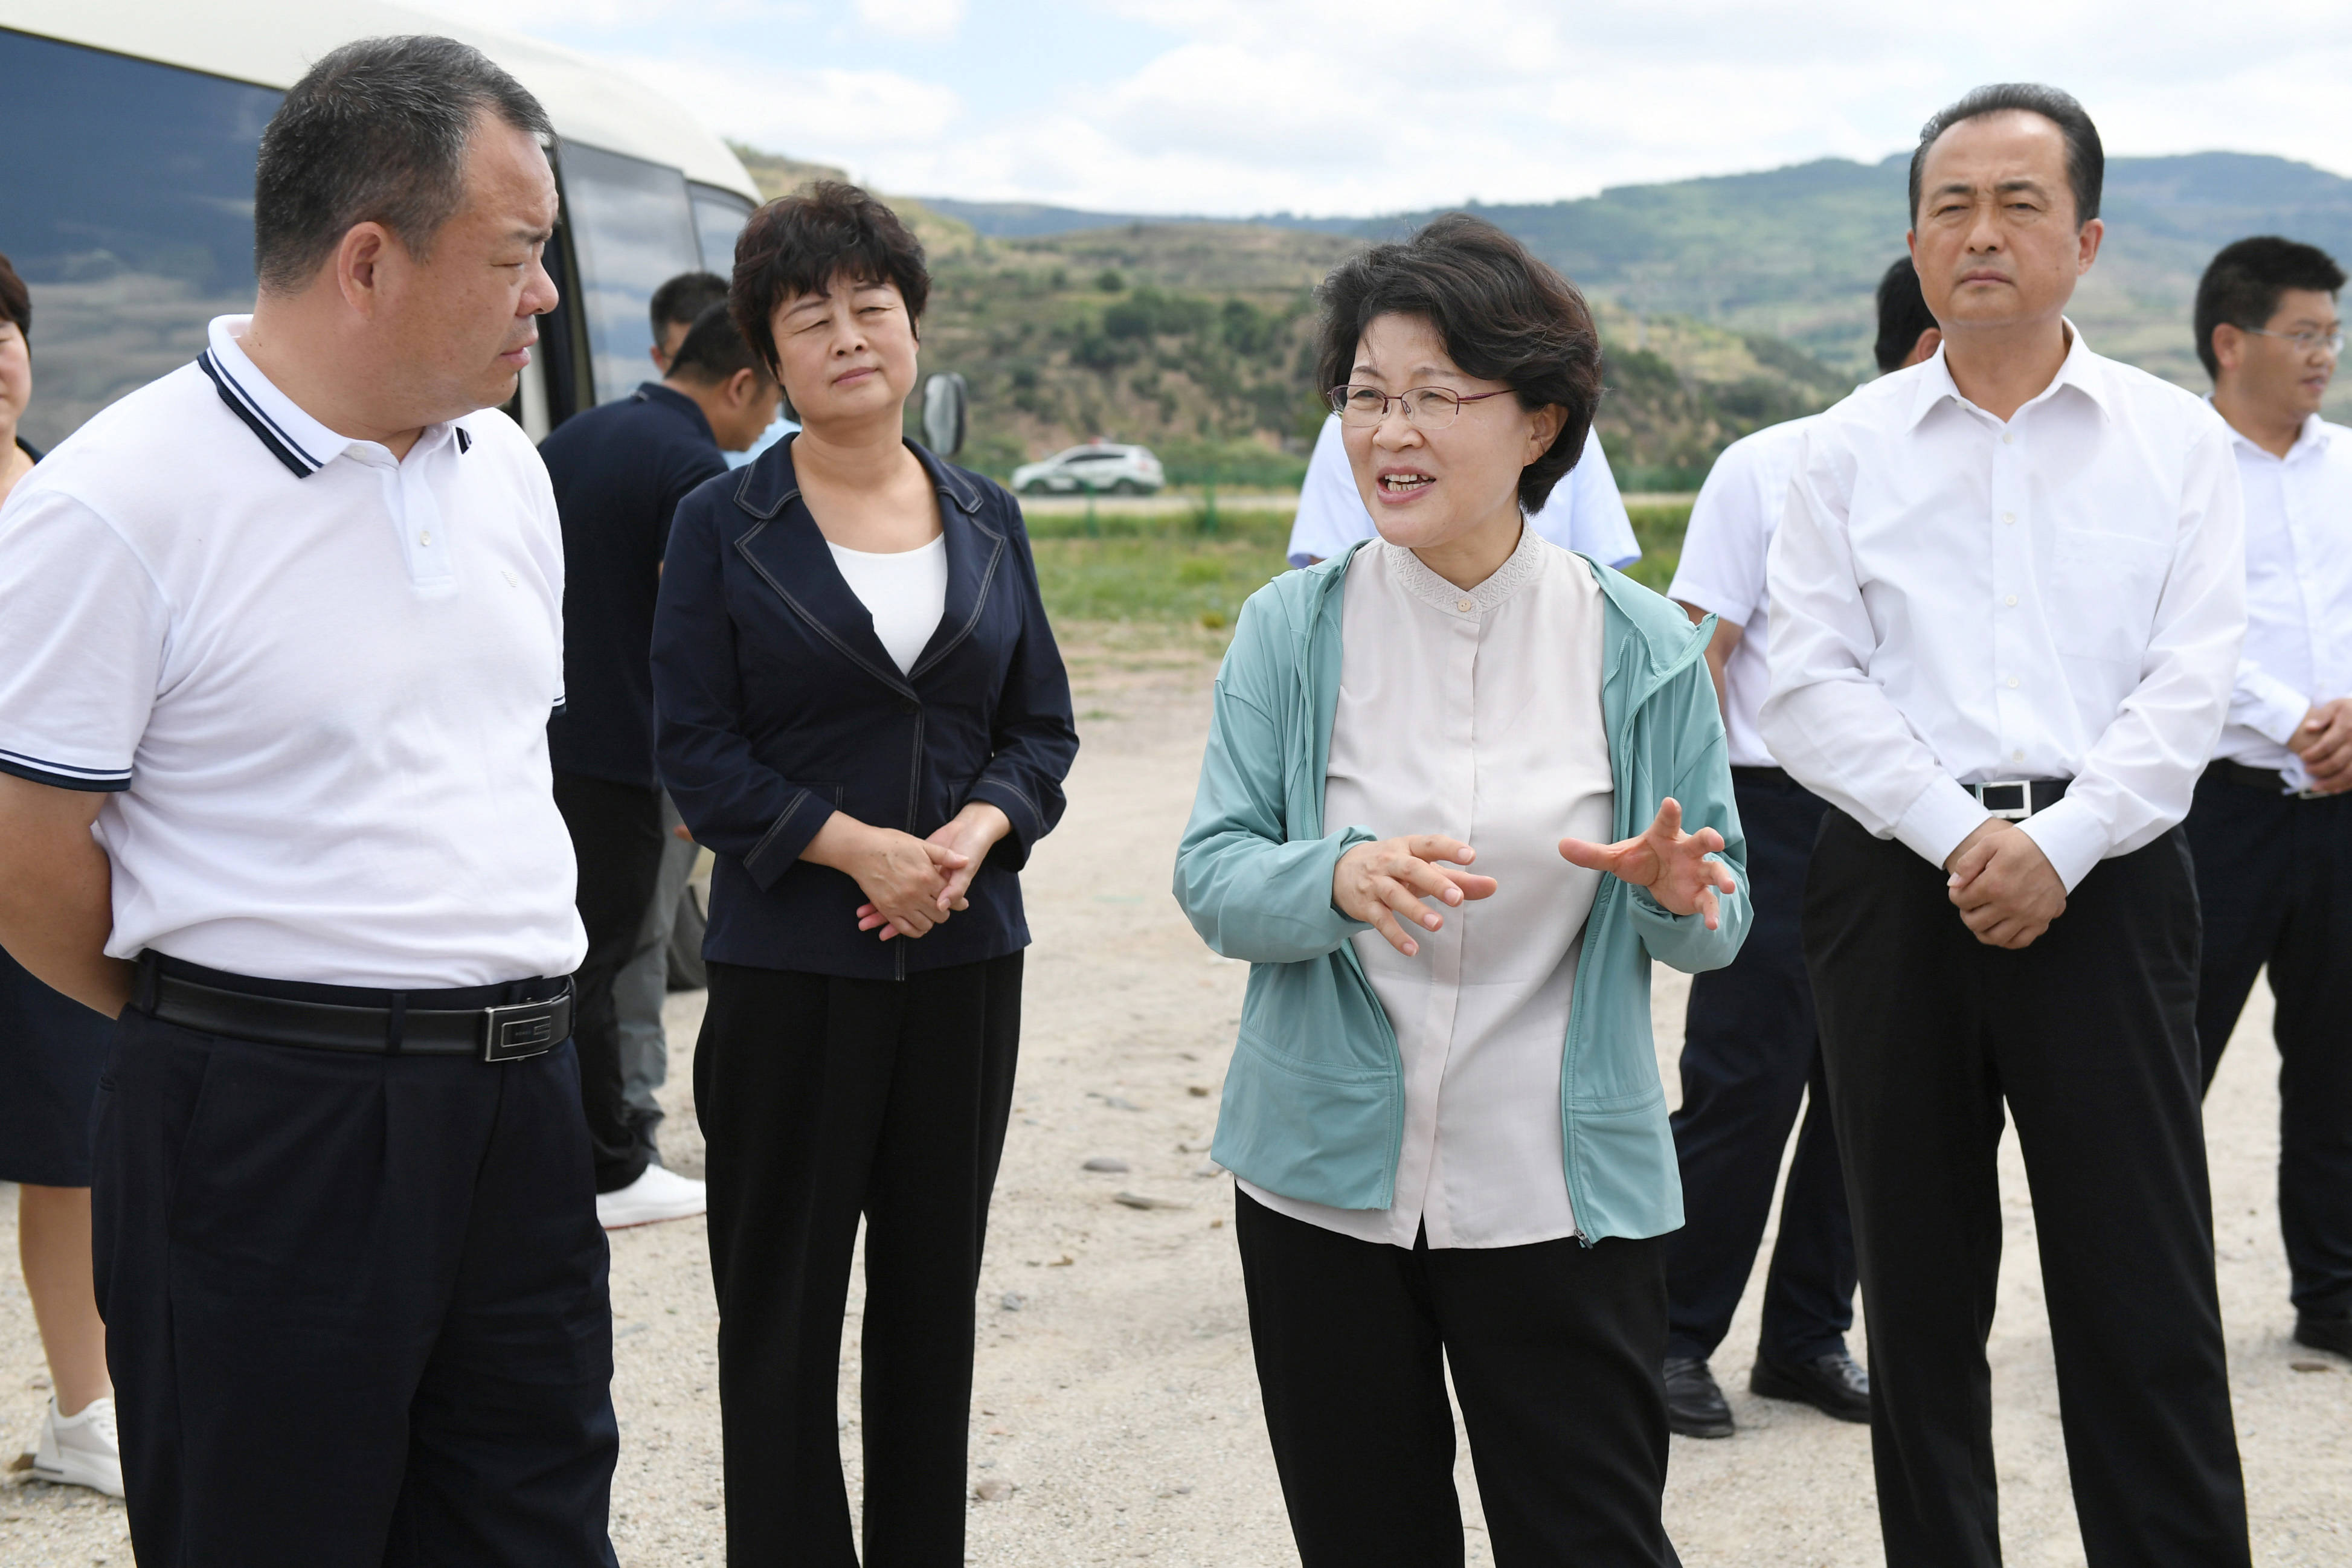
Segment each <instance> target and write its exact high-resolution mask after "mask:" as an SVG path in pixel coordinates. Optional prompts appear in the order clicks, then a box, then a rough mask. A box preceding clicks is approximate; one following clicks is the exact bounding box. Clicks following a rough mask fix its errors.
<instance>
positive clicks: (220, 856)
mask: <svg viewBox="0 0 2352 1568" xmlns="http://www.w3.org/2000/svg"><path fill="white" fill-rule="evenodd" d="M550 139H551V131H550V129H549V126H548V122H547V117H546V115H545V113H544V112H543V111H542V110H541V108H540V106H539V104H538V103H537V101H535V100H533V99H532V98H531V96H530V93H528V92H526V91H525V90H524V89H522V88H521V87H520V85H518V84H517V83H516V82H515V80H514V79H512V78H511V77H509V76H508V75H507V74H506V73H505V72H504V71H502V70H500V69H499V68H498V67H497V66H496V65H494V64H492V63H491V62H490V61H489V60H488V59H487V58H484V57H483V56H482V55H481V54H480V53H478V51H476V50H474V49H472V48H470V47H467V46H465V45H463V44H459V43H456V42H454V41H452V40H450V39H447V38H434V37H396V38H373V39H367V40H363V41H362V42H359V43H354V44H350V45H347V46H345V47H341V48H339V49H336V50H333V51H331V53H329V54H327V55H326V56H325V57H324V58H321V59H320V61H319V62H318V63H317V64H316V65H314V66H312V67H311V68H310V71H309V72H307V73H306V74H305V75H304V77H303V78H302V79H301V80H300V81H299V82H297V83H296V84H295V85H294V87H293V88H292V89H291V90H289V92H288V94H287V96H286V100H285V102H284V103H283V104H282V105H281V106H280V108H279V109H278V112H277V114H276V115H275V116H273V118H272V119H271V121H270V122H269V124H268V128H267V129H266V130H264V131H263V132H262V135H261V145H260V150H259V157H258V167H257V174H256V179H255V185H256V194H255V202H254V230H255V244H254V251H255V262H256V270H257V273H258V274H259V279H260V295H259V299H258V300H257V302H256V305H255V307H254V312H253V314H252V315H251V316H224V317H221V318H220V319H218V320H216V321H214V322H213V323H212V327H211V332H210V342H209V344H208V346H207V347H206V349H205V353H203V354H202V355H201V356H200V357H199V358H198V359H197V360H196V362H195V363H193V364H189V365H184V366H183V367H182V368H181V369H179V370H177V371H175V372H173V374H170V375H167V376H165V377H163V379H162V380H160V381H157V382H155V383H153V384H151V385H148V386H145V387H142V388H141V389H140V390H139V391H137V392H134V393H132V394H131V395H129V396H128V397H125V398H123V399H122V400H121V402H119V403H116V404H115V405H112V406H111V407H110V408H107V409H106V410H104V411H103V412H102V413H100V414H99V415H98V416H95V417H94V418H92V419H91V420H90V421H89V423H88V424H87V425H85V426H82V427H81V429H79V431H77V432H75V433H74V434H73V435H72V436H71V437H68V438H67V439H66V440H65V441H64V442H63V443H62V444H61V445H60V446H59V447H58V449H57V450H56V451H55V452H53V453H51V454H50V456H49V458H48V459H47V461H46V462H44V463H42V464H41V466H40V468H38V469H37V470H36V471H35V473H34V475H33V476H32V477H31V478H29V479H26V480H24V481H23V482H22V483H20V484H19V485H18V486H17V487H16V490H15V492H14V493H13V494H11V495H10V496H9V498H8V502H7V505H6V507H5V510H0V773H5V775H7V776H5V777H0V942H5V945H6V947H7V949H8V951H9V952H10V953H11V954H13V955H14V956H15V957H16V959H17V960H18V961H19V962H20V963H23V964H24V966H25V967H26V968H27V969H29V970H31V971H32V972H33V973H35V974H37V975H38V976H39V977H40V978H41V979H42V980H44V981H46V982H47V983H48V984H50V985H52V986H54V987H56V988H57V989H58V990H59V991H63V992H65V993H67V994H70V995H72V996H74V997H76V998H77V999H78V1000H79V1001H81V1002H83V1003H85V1004H86V1005H89V1006H90V1007H93V1008H96V1009H98V1010H100V1011H101V1012H104V1013H106V1014H107V1015H109V1016H118V1015H119V1017H120V1021H119V1023H118V1024H117V1026H116V1031H115V1035H114V1039H113V1045H112V1049H111V1050H110V1053H109V1055H108V1058H107V1063H106V1069H105V1076H104V1079H103V1080H102V1084H101V1088H100V1094H99V1110H98V1114H97V1118H96V1125H95V1129H94V1139H93V1142H94V1167H95V1175H96V1181H95V1183H94V1184H93V1191H92V1205H93V1216H92V1217H93V1225H92V1229H93V1240H94V1243H95V1252H96V1270H95V1272H96V1277H97V1286H98V1300H99V1307H100V1311H101V1313H102V1314H103V1315H104V1317H105V1319H106V1337H107V1360H108V1363H109V1365H110V1368H111V1369H112V1372H113V1373H114V1381H115V1389H116V1394H117V1397H118V1400H119V1402H120V1412H121V1440H122V1470H123V1481H124V1488H125V1491H126V1495H127V1498H128V1501H129V1509H130V1528H131V1547H132V1550H133V1552H135V1553H136V1555H137V1557H138V1559H139V1560H140V1561H141V1562H142V1563H158V1564H161V1563H174V1564H188V1565H191V1568H193V1565H194V1564H198V1563H218V1564H235V1565H236V1568H423V1565H425V1564H428V1563H467V1564H468V1565H469V1568H472V1565H480V1568H612V1563H613V1561H614V1559H613V1548H612V1543H611V1542H610V1541H609V1539H608V1538H607V1536H606V1533H605V1518H606V1514H607V1504H608V1501H609V1498H610V1493H611V1486H612V1476H613V1462H614V1455H615V1454H616V1452H617V1450H618V1447H619V1440H620V1439H619V1432H618V1428H617V1426H616V1425H615V1423H614V1415H613V1404H612V1396H611V1390H610V1384H611V1381H612V1368H613V1360H612V1356H613V1339H612V1332H613V1330H612V1307H611V1300H610V1297H609V1294H608V1291H607V1272H608V1269H609V1267H610V1257H609V1254H608V1253H607V1251H606V1249H605V1244H604V1232H603V1231H602V1230H601V1229H600V1228H599V1227H598V1226H597V1224H596V1210H595V1197H594V1191H593V1180H592V1177H591V1173H590V1164H589V1150H588V1133H587V1126H586V1123H585V1121H584V1120H583V1117H582V1115H581V1101H580V1076H579V1071H578V1068H577V1066H576V1063H575V1058H574V1056H573V1052H572V1046H571V1044H570V1043H569V1041H568V1038H567V1037H568V1035H569V1034H570V1030H571V1024H570V1016H571V1010H572V1003H571V998H570V994H569V986H568V982H567V981H566V979H565V976H567V975H568V974H570V973H571V972H572V969H573V968H574V967H575V966H576V965H577V964H578V963H579V962H580V959H581V954H582V952H583V949H584V947H585V942H584V939H583V934H582V931H581V925H580V918H579V916H578V915H577V914H576V913H575V912H574V911H573V909H572V874H573V865H572V846H571V843H570V841H569V839H568V837H566V835H565V832H564V827H563V819H562V816H559V815H558V814H557V811H556V808H555V802H554V800H553V798H552V795H551V779H550V773H549V768H548V756H547V730H546V726H547V716H548V711H549V709H550V706H551V704H552V705H561V703H562V691H563V687H562V676H563V668H562V664H563V659H562V656H563V632H562V601H563V547H562V530H561V527H560V525H559V523H558V521H557V515H556V510H555V499H554V496H553V495H552V493H551V491H550V489H549V487H548V479H547V470H546V468H544V467H542V466H541V463H540V460H539V456H538V454H537V453H536V452H534V451H533V450H532V449H531V445H530V439H529V438H528V437H525V436H524V435H523V433H522V431H521V430H520V429H519V428H518V427H517V426H516V425H515V423H514V422H513V421H512V420H510V419H509V418H508V417H507V416H505V415H503V414H501V413H499V411H498V407H499V405H500V404H502V403H504V402H506V401H507V400H508V399H509V397H511V396H512V395H513V394H514V388H515V381H516V376H517V374H518V373H519V372H520V370H521V369H522V367H523V366H525V365H527V364H528V363H530V347H531V345H532V344H533V343H534V342H536V341H537V337H538V333H537V328H536V324H535V322H534V321H533V318H534V317H535V316H538V315H541V314H543V313H544V312H546V311H548V310H551V309H553V308H554V305H555V300H556V292H555V287H554V285H553V283H551V281H550V279H549V278H548V274H547V270H546V268H545V267H544V265H543V262H542V256H543V247H544V246H545V245H546V242H547V240H548V239H549V237H550V236H551V233H552V231H553V228H554V225H555V221H556V216H557V195H556V185H555V177H554V172H553V170H552V169H551V167H550V165H549V159H548V148H547V143H548V142H549V140H550Z"/></svg>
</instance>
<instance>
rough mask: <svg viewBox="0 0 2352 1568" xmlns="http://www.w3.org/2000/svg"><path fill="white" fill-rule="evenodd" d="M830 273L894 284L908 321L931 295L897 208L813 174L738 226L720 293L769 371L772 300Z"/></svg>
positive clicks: (918, 247)
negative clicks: (731, 269)
mask: <svg viewBox="0 0 2352 1568" xmlns="http://www.w3.org/2000/svg"><path fill="white" fill-rule="evenodd" d="M836 277H845V278H847V279H850V280H851V281H853V282H857V283H891V284H895V285H897V286H898V293H899V295H900V297H901V298H903V299H904V300H906V301H907V316H908V320H909V321H921V320H922V317H923V306H924V305H925V304H926V303H927V302H928V301H929V300H930V297H931V275H930V272H929V270H928V269H927V268H925V266H924V263H923V245H922V242H921V241H920V240H919V239H917V238H916V237H915V235H914V231H913V230H911V229H909V228H908V226H906V225H905V224H903V223H901V222H899V221H898V214H897V213H894V212H892V211H891V210H890V209H889V208H888V207H887V206H884V205H882V204H881V203H880V202H877V201H876V200H875V199H874V198H873V197H872V196H870V195H866V193H865V192H864V191H862V190H859V189H858V188H857V187H856V185H851V184H844V183H842V182H841V181H839V180H819V181H817V182H816V183H815V184H812V185H810V186H809V187H808V188H807V189H806V190H804V191H795V192H794V193H793V194H792V195H788V196H779V197H777V198H776V199H775V200H774V201H772V202H770V203H769V204H768V205H766V206H763V207H761V209H760V210H759V211H757V212H755V213H753V214H752V215H751V222H749V223H747V224H745V225H744V226H743V235H742V237H741V238H740V239H738V240H737V241H736V242H735V279H734V281H733V283H732V284H731V285H730V287H729V289H728V292H727V300H728V304H729V306H730V308H731V309H732V310H734V312H735V325H736V326H737V327H738V328H740V330H741V331H742V333H743V337H744V340H745V341H746V342H749V343H750V344H751V349H752V352H753V353H757V354H758V355H759V356H760V363H762V364H764V365H766V366H767V367H768V369H769V371H770V373H771V374H781V371H782V365H781V364H780V363H779V362H778V360H777V357H776V332H775V328H774V326H773V324H772V323H773V321H774V319H775V314H776V307H777V306H779V305H781V304H782V303H783V302H784V301H785V300H796V299H798V298H800V297H801V296H802V295H803V294H814V293H815V292H816V291H817V290H818V289H823V288H825V287H826V286H828V285H829V284H831V283H832V282H833V280H834V279H835V278H836Z"/></svg>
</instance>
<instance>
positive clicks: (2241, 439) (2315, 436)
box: [2205, 392, 2335, 463]
mask: <svg viewBox="0 0 2352 1568" xmlns="http://www.w3.org/2000/svg"><path fill="white" fill-rule="evenodd" d="M2205 404H2206V406H2207V407H2209V408H2210V407H2211V406H2212V404H2213V395H2212V394H2211V393H2210V392H2209V393H2207V394H2206V395H2205ZM2215 412H2216V413H2219V412H2220V410H2218V409H2216V410H2215ZM2222 423H2223V424H2225V425H2227V424H2229V421H2227V420H2223V421H2222ZM2334 441H2335V434H2334V429H2333V427H2332V426H2329V424H2328V423H2327V421H2326V420H2325V419H2323V418H2321V417H2320V416H2318V415H2316V414H2306V415H2305V416H2303V428H2302V429H2300V430H2298V431H2296V432H2295V437H2294V446H2292V447H2288V448H2287V449H2286V456H2284V458H2282V457H2278V456H2276V455H2274V454H2273V452H2272V451H2271V450H2270V449H2269V448H2268V447H2264V446H2263V445H2262V444H2261V443H2260V442H2258V441H2255V440H2254V439H2253V438H2252V437H2249V436H2248V435H2247V434H2246V433H2245V432H2244V431H2242V430H2241V429H2239V428H2238V427H2237V426H2235V425H2231V426H2230V443H2231V446H2233V447H2236V448H2237V450H2238V453H2239V455H2240V456H2241V457H2252V458H2267V459H2268V460H2269V461H2271V462H2273V463H2293V462H2297V461H2303V460H2307V459H2310V458H2321V457H2325V456H2326V454H2327V450H2328V448H2329V447H2331V446H2332V445H2334Z"/></svg>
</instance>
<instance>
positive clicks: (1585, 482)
mask: <svg viewBox="0 0 2352 1568" xmlns="http://www.w3.org/2000/svg"><path fill="white" fill-rule="evenodd" d="M1528 526H1530V527H1531V528H1533V529H1534V530H1535V531H1537V532H1538V533H1539V534H1541V535H1542V536H1543V537H1544V538H1546V539H1549V540H1550V541H1551V542H1553V543H1554V544H1557V545H1559V547H1560V548H1561V549H1562V550H1574V551H1579V552H1582V553H1584V554H1586V555H1590V556H1591V557H1592V559H1594V560H1595V561H1598V562H1600V563H1601V564H1602V565H1604V566H1614V567H1616V568H1617V569H1618V570H1619V571H1621V572H1622V571H1623V570H1624V569H1625V568H1626V567H1628V566H1631V565H1632V564H1633V563H1634V562H1636V561H1639V560H1640V559H1641V558H1642V546H1641V545H1640V544H1639V543H1638V542H1635V540H1634V538H1633V520H1632V519H1630V518H1628V517H1627V516H1626V515H1625V500H1624V498H1623V497H1622V496H1620V495H1619V494H1618V493H1617V476H1616V475H1614V474H1612V473H1611V472H1610V471H1609V458H1607V456H1606V455H1604V454H1603V453H1602V452H1601V436H1600V433H1599V432H1597V431H1589V432H1587V433H1586V435H1585V437H1584V447H1583V450H1582V451H1581V453H1580V455H1579V456H1578V458H1577V459H1576V466H1575V467H1574V468H1570V469H1569V470H1568V472H1567V473H1565V474H1562V475H1561V476H1560V479H1559V484H1557V485H1555V486H1554V487H1552V492H1551V499H1550V500H1547V501H1545V502H1544V504H1543V505H1542V506H1540V507H1538V509H1537V510H1535V511H1534V512H1533V513H1532V514H1530V515H1529V517H1528ZM1371 536H1372V514H1371V513H1370V511H1368V510H1365V509H1364V498H1363V497H1362V496H1361V495H1360V494H1358V493H1357V491H1356V476H1355V471H1354V470H1353V469H1351V468H1349V467H1348V453H1347V449H1346V448H1345V447H1342V446H1341V445H1340V443H1339V416H1338V415H1336V414H1334V415H1332V416H1330V417H1329V418H1328V419H1326V420H1324V421H1323V430H1322V433H1321V434H1320V435H1318V436H1317V437H1315V450H1314V453H1313V454H1312V455H1311V456H1310V457H1308V458H1307V478H1306V479H1305V480H1304V481H1302V482H1301V483H1300V485H1299V487H1298V515H1297V517H1295V518H1293V519H1292V520H1291V523H1290V549H1289V551H1288V554H1289V557H1290V563H1291V564H1292V565H1293V566H1312V565H1314V564H1315V563H1317V562H1318V561H1320V560H1323V559H1324V558H1325V557H1327V556H1331V555H1337V554H1339V553H1340V552H1342V551H1344V550H1346V549H1347V548H1348V546H1349V545H1350V544H1353V543H1355V542H1356V541H1358V540H1360V539H1370V537H1371Z"/></svg>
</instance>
